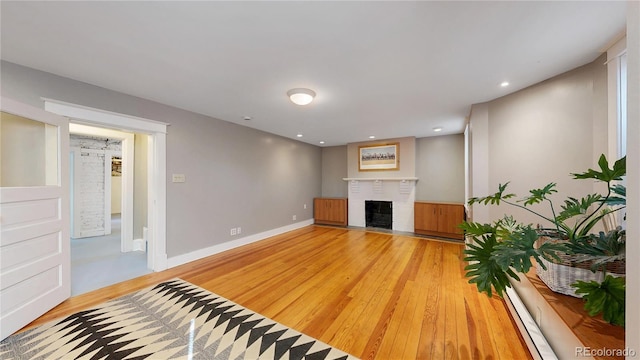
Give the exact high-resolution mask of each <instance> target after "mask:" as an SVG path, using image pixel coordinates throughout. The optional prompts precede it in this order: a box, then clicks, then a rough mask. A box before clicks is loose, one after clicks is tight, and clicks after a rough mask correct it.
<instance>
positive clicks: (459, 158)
mask: <svg viewBox="0 0 640 360" xmlns="http://www.w3.org/2000/svg"><path fill="white" fill-rule="evenodd" d="M416 177H417V178H418V182H417V183H416V200H421V201H442V202H457V203H464V135H463V134H456V135H446V136H434V137H426V138H419V139H417V140H416Z"/></svg>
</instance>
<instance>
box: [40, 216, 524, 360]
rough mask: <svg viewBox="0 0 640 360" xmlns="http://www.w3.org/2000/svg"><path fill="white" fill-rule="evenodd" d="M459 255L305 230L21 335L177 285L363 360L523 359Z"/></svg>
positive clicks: (394, 238) (369, 235) (87, 302)
mask: <svg viewBox="0 0 640 360" xmlns="http://www.w3.org/2000/svg"><path fill="white" fill-rule="evenodd" d="M461 258H462V245H459V244H454V243H448V242H442V241H432V240H427V239H424V238H417V237H410V236H402V235H393V234H384V233H377V232H368V231H364V230H348V229H343V228H332V227H322V226H309V227H305V228H303V229H299V230H295V231H292V232H289V233H286V234H282V235H278V236H275V237H272V238H269V239H267V240H264V241H260V242H257V243H253V244H250V245H247V246H244V247H241V248H237V249H234V250H230V251H227V252H224V253H221V254H217V255H214V256H210V257H208V258H205V259H202V260H198V261H194V262H191V263H189V264H185V265H182V266H179V267H175V268H173V269H169V270H167V271H163V272H158V273H153V274H149V275H145V276H142V277H139V278H136V279H133V280H130V281H126V282H123V283H120V284H116V285H112V286H109V287H107V288H103V289H100V290H96V291H93V292H91V293H87V294H84V295H80V296H76V297H73V298H71V299H69V300H67V301H65V302H64V303H62V304H60V305H59V306H58V307H56V308H55V309H53V310H51V311H50V312H48V313H47V314H45V315H43V316H42V317H41V318H39V319H37V320H36V321H34V322H33V323H32V324H30V325H29V326H28V327H32V326H35V325H38V324H41V323H44V322H47V321H50V320H52V319H55V318H58V317H61V316H63V315H67V314H70V313H73V312H76V311H79V310H81V309H84V308H87V307H90V306H92V305H95V304H98V303H101V302H103V301H106V300H109V299H112V298H116V297H118V296H121V295H123V294H126V293H129V292H133V291H136V290H139V289H142V288H144V287H147V286H150V285H153V284H155V283H157V282H160V281H162V280H166V279H170V278H173V277H180V278H182V279H184V280H186V281H189V282H191V283H193V284H196V285H198V286H201V287H203V288H205V289H208V290H210V291H212V292H215V293H217V294H219V295H222V296H224V297H226V298H228V299H230V300H232V301H235V302H237V303H239V304H241V305H243V306H245V307H247V308H249V309H251V310H253V311H256V312H258V313H260V314H262V315H264V316H267V317H269V318H272V319H274V320H275V321H278V322H280V323H282V324H285V325H287V326H289V327H292V328H294V329H296V330H298V331H301V332H303V333H305V334H307V335H309V336H312V337H315V338H317V339H319V340H322V341H324V342H326V343H328V344H330V345H332V346H335V347H337V348H339V349H341V350H343V351H346V352H348V353H350V354H352V355H355V356H358V357H360V358H363V359H444V358H447V359H456V358H458V359H510V360H511V359H530V358H531V356H530V354H529V352H528V351H527V349H526V346H525V345H524V342H523V341H522V339H521V338H520V336H519V333H518V331H517V329H516V328H515V325H514V324H513V322H512V320H511V317H510V316H509V314H508V311H507V309H506V308H505V305H504V303H503V302H502V300H500V299H498V298H492V299H489V298H488V297H487V296H486V295H484V294H480V293H478V292H477V291H476V289H475V287H474V286H473V285H470V284H468V283H467V281H466V279H465V278H464V276H463V274H464V271H463V267H464V263H463V261H462V260H461Z"/></svg>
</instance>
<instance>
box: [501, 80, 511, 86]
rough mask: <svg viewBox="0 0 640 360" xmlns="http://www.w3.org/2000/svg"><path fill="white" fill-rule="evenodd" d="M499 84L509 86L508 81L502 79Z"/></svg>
mask: <svg viewBox="0 0 640 360" xmlns="http://www.w3.org/2000/svg"><path fill="white" fill-rule="evenodd" d="M500 86H502V87H507V86H509V82H508V81H503V82H501V83H500Z"/></svg>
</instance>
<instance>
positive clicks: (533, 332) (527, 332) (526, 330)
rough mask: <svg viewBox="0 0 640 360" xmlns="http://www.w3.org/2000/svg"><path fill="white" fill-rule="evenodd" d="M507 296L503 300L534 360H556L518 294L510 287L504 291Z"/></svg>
mask: <svg viewBox="0 0 640 360" xmlns="http://www.w3.org/2000/svg"><path fill="white" fill-rule="evenodd" d="M506 294H507V296H506V297H505V298H504V300H505V303H506V304H507V308H508V309H509V312H511V315H512V317H513V319H514V321H515V322H516V325H517V326H518V329H519V330H520V333H521V334H522V337H523V338H524V341H525V343H526V344H527V347H528V348H529V352H530V353H531V356H533V358H534V359H539V360H558V357H557V356H556V354H555V352H554V351H553V349H552V348H551V345H549V342H548V341H547V339H546V338H545V337H544V335H543V334H542V331H541V330H540V328H539V327H538V324H536V322H535V320H533V317H531V314H530V313H529V310H527V307H526V306H525V305H524V303H523V302H522V300H521V299H520V296H519V295H518V293H517V292H516V291H515V290H514V289H513V288H511V287H509V288H507V290H506Z"/></svg>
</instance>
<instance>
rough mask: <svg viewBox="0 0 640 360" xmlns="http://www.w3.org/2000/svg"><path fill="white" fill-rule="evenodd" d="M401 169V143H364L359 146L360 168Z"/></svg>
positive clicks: (364, 169) (370, 169) (362, 169)
mask: <svg viewBox="0 0 640 360" xmlns="http://www.w3.org/2000/svg"><path fill="white" fill-rule="evenodd" d="M398 169H400V144H399V143H391V144H380V145H362V146H359V147H358V170H359V171H380V170H398Z"/></svg>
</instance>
